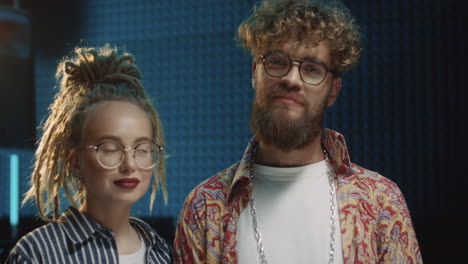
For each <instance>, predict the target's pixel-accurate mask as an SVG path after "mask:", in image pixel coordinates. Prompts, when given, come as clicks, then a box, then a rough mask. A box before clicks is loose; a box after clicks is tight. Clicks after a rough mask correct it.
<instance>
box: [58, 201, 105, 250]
mask: <svg viewBox="0 0 468 264" xmlns="http://www.w3.org/2000/svg"><path fill="white" fill-rule="evenodd" d="M59 222H60V224H61V225H62V226H63V227H64V228H63V230H64V232H65V233H66V234H67V236H68V238H69V239H70V240H71V241H72V242H73V244H81V243H83V242H85V241H86V240H88V239H89V237H91V236H93V235H94V234H95V233H96V232H97V231H102V232H99V233H100V234H102V235H103V236H104V237H106V238H112V237H113V235H112V230H110V229H109V228H106V227H103V226H101V225H99V224H98V223H96V221H94V220H93V219H91V218H89V217H88V216H86V215H85V214H83V213H81V212H80V211H78V209H76V208H75V207H73V206H69V207H68V208H67V210H65V212H64V213H63V214H62V216H61V217H60V219H59Z"/></svg>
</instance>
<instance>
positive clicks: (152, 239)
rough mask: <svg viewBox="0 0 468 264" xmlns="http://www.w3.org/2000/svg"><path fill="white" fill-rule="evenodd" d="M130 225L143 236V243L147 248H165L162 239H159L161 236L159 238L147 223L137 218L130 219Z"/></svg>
mask: <svg viewBox="0 0 468 264" xmlns="http://www.w3.org/2000/svg"><path fill="white" fill-rule="evenodd" d="M130 224H131V225H132V226H133V227H134V228H135V229H137V231H138V233H139V234H140V235H141V236H143V239H144V240H145V243H146V244H147V245H148V247H151V246H152V245H154V244H157V245H158V248H161V249H162V248H165V246H166V243H165V241H164V240H163V238H161V236H159V235H158V233H157V232H156V231H155V230H154V229H153V228H152V227H151V226H150V225H149V224H148V223H146V222H144V221H142V220H140V219H138V218H135V217H130Z"/></svg>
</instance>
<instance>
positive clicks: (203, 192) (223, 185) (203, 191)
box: [185, 162, 239, 203]
mask: <svg viewBox="0 0 468 264" xmlns="http://www.w3.org/2000/svg"><path fill="white" fill-rule="evenodd" d="M238 166H239V162H237V163H234V164H232V165H231V166H229V167H227V168H226V169H224V170H222V171H220V172H218V173H216V174H215V175H213V176H211V177H209V178H208V179H206V180H204V181H203V182H201V183H200V184H199V185H197V186H196V187H195V188H193V190H192V191H191V192H190V193H189V194H188V195H187V198H186V201H185V203H187V202H190V201H192V202H193V201H194V200H200V199H203V200H205V201H207V200H208V201H209V200H222V201H224V200H225V199H226V196H227V195H228V193H229V190H230V187H231V185H232V182H233V180H234V176H235V174H236V171H237V168H238Z"/></svg>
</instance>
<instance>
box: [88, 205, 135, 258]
mask: <svg viewBox="0 0 468 264" xmlns="http://www.w3.org/2000/svg"><path fill="white" fill-rule="evenodd" d="M130 209H131V206H116V205H108V206H102V205H100V206H96V205H95V204H94V203H90V202H87V203H86V204H85V205H84V206H83V207H82V208H81V209H80V211H81V212H82V213H84V214H85V215H87V216H89V217H90V218H92V219H93V220H94V221H96V222H97V223H99V224H100V225H102V226H104V227H107V228H109V229H111V230H112V232H114V238H115V242H116V244H117V250H118V252H119V255H126V254H131V253H134V252H136V251H137V250H138V249H139V248H140V245H141V241H140V237H139V235H138V233H137V231H136V230H135V229H134V228H133V227H132V226H131V225H130Z"/></svg>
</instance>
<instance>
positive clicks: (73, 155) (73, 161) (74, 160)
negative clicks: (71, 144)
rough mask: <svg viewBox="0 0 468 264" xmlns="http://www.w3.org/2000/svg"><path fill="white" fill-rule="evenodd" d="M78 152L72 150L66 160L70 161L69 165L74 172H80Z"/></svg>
mask: <svg viewBox="0 0 468 264" xmlns="http://www.w3.org/2000/svg"><path fill="white" fill-rule="evenodd" d="M78 154H79V153H78V151H77V150H76V149H72V150H71V151H70V154H69V155H68V160H69V161H70V165H71V167H72V170H73V171H75V172H79V171H80V159H79V157H78Z"/></svg>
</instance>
